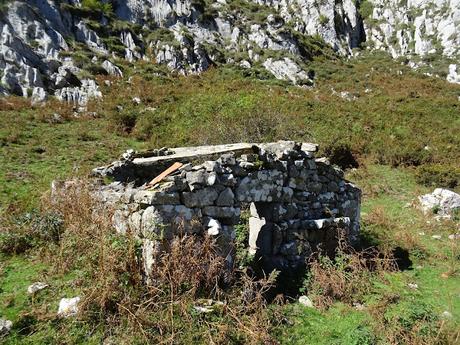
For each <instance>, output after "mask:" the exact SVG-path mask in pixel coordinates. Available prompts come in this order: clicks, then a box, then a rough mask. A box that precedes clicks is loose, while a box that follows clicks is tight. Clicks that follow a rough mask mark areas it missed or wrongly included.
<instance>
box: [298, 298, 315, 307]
mask: <svg viewBox="0 0 460 345" xmlns="http://www.w3.org/2000/svg"><path fill="white" fill-rule="evenodd" d="M299 303H300V304H302V305H303V306H305V307H308V308H314V307H315V306H314V305H313V302H312V301H311V299H310V298H308V296H300V297H299Z"/></svg>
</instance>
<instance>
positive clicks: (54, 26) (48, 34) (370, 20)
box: [0, 0, 460, 106]
mask: <svg viewBox="0 0 460 345" xmlns="http://www.w3.org/2000/svg"><path fill="white" fill-rule="evenodd" d="M0 4H1V5H0V6H1V7H0V31H1V36H0V69H1V72H0V78H1V82H0V93H1V94H3V95H8V94H16V95H22V96H31V97H32V98H33V100H34V101H40V100H43V99H45V98H46V97H47V96H48V95H55V96H56V97H58V98H59V99H61V100H65V101H68V102H73V103H75V104H76V105H82V106H84V105H85V104H86V102H87V101H88V99H90V98H92V97H100V96H101V93H100V91H99V90H98V85H97V83H96V82H95V81H94V75H95V74H111V75H117V76H121V75H122V74H123V72H122V69H121V68H120V67H121V65H122V64H123V61H125V60H127V61H131V62H133V61H135V60H146V61H149V62H152V64H155V65H159V66H167V68H168V69H170V70H175V71H177V72H179V73H181V74H190V73H200V72H202V71H204V70H206V69H208V68H209V67H210V66H213V65H216V66H219V65H223V64H225V65H232V66H234V67H235V68H241V69H247V70H248V71H251V73H252V74H255V75H258V76H261V77H264V76H265V77H266V76H269V75H271V76H274V77H276V78H278V79H285V80H289V81H290V82H292V83H293V84H296V85H300V86H310V85H312V84H313V76H314V73H313V71H311V70H310V68H309V66H308V62H309V61H310V60H311V59H312V58H313V57H314V56H315V55H319V54H338V55H341V56H347V55H350V54H354V52H355V51H358V52H359V49H378V50H385V51H388V52H389V53H390V54H391V55H392V56H393V57H395V58H398V57H407V59H406V63H410V64H411V65H412V66H414V67H418V66H431V67H432V66H434V65H436V67H438V69H437V70H436V71H437V72H439V73H440V74H441V75H442V76H443V77H447V79H448V80H449V81H451V82H459V81H460V77H459V76H458V75H457V67H456V64H457V62H458V58H459V47H460V0H414V1H413V0H406V1H404V0H403V1H395V0H365V1H355V0H343V1H342V0H253V1H250V0H232V1H231V0H218V1H209V0H112V1H108V0H82V1H80V0H27V1H9V0H3V2H0ZM355 48H357V49H358V50H354V49H355ZM327 52H330V53H327ZM441 60H442V64H441V63H438V61H441ZM449 65H450V66H449Z"/></svg>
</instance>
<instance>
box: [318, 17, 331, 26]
mask: <svg viewBox="0 0 460 345" xmlns="http://www.w3.org/2000/svg"><path fill="white" fill-rule="evenodd" d="M328 23H329V18H328V17H327V16H325V15H324V14H320V15H319V24H320V25H321V26H326V25H327V24H328Z"/></svg>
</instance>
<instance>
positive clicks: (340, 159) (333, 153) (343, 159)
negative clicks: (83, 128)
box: [324, 142, 359, 169]
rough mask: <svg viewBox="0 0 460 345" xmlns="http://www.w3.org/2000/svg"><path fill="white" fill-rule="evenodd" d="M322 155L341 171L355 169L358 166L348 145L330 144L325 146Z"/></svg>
mask: <svg viewBox="0 0 460 345" xmlns="http://www.w3.org/2000/svg"><path fill="white" fill-rule="evenodd" d="M324 154H325V155H326V157H328V158H329V160H330V162H331V163H332V164H335V165H337V166H339V167H340V168H341V169H349V168H357V167H358V165H359V164H358V161H357V160H356V158H355V155H354V154H353V152H352V150H351V147H350V144H348V143H340V142H335V143H332V144H330V145H328V146H326V148H325V149H324Z"/></svg>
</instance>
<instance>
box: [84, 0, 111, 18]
mask: <svg viewBox="0 0 460 345" xmlns="http://www.w3.org/2000/svg"><path fill="white" fill-rule="evenodd" d="M81 5H82V7H84V8H86V9H89V10H93V11H100V12H102V13H103V14H105V15H110V14H111V13H112V12H113V9H112V4H110V3H103V2H101V0H82V2H81Z"/></svg>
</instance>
